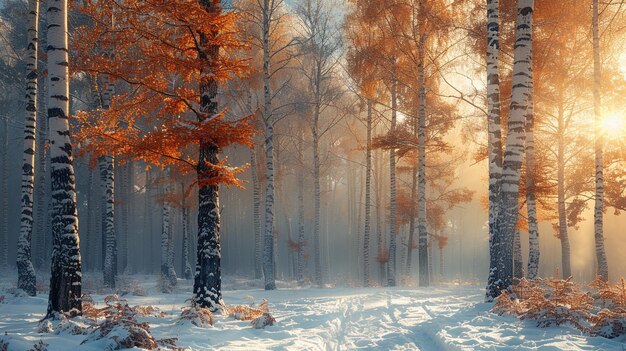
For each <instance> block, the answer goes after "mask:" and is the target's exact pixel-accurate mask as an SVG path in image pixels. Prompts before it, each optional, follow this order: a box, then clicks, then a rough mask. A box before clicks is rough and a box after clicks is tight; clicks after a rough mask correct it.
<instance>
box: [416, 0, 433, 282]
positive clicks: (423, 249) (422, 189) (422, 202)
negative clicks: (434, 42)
mask: <svg viewBox="0 0 626 351" xmlns="http://www.w3.org/2000/svg"><path fill="white" fill-rule="evenodd" d="M420 6H421V1H420ZM424 45H426V34H425V33H423V32H422V31H421V30H420V38H419V47H418V66H417V77H418V78H417V79H418V84H419V115H418V133H417V140H418V148H417V151H418V162H417V193H418V195H417V228H418V234H417V235H418V253H419V265H420V268H419V280H418V283H419V286H429V285H430V277H431V276H432V274H431V273H430V270H427V269H426V268H427V266H428V262H430V260H429V259H428V255H429V254H430V252H429V250H427V247H428V229H427V228H428V227H427V222H426V80H425V78H424V56H425V55H424V49H425V48H424Z"/></svg>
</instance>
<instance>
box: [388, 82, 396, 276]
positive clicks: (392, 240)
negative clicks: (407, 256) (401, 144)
mask: <svg viewBox="0 0 626 351" xmlns="http://www.w3.org/2000/svg"><path fill="white" fill-rule="evenodd" d="M397 108H398V99H397V81H396V79H395V77H394V78H393V82H392V86H391V129H390V130H389V134H390V135H391V136H392V138H393V139H394V140H395V137H396V135H395V132H396V121H397V115H398V113H397ZM389 188H390V189H389V261H388V262H387V286H396V246H397V244H396V239H397V238H396V237H397V230H398V228H397V222H396V207H397V193H396V192H397V188H396V149H395V148H394V147H393V146H392V147H391V149H390V150H389Z"/></svg>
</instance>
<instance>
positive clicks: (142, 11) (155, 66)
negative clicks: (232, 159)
mask: <svg viewBox="0 0 626 351" xmlns="http://www.w3.org/2000/svg"><path fill="white" fill-rule="evenodd" d="M201 2H202V3H201ZM77 6H78V9H77V10H78V11H80V12H81V13H82V14H83V15H84V16H85V19H86V20H87V22H88V23H87V24H85V25H82V26H80V27H79V28H77V29H76V31H75V32H74V33H73V35H72V40H73V43H72V47H73V48H74V50H76V55H75V56H74V57H73V61H72V62H71V64H72V65H73V67H72V68H73V70H74V71H78V72H84V73H86V74H87V75H88V77H89V78H90V80H91V81H93V82H97V81H98V77H100V78H102V77H105V78H106V80H107V81H110V82H114V83H117V84H116V85H117V87H118V89H119V88H120V87H121V88H122V89H121V91H118V92H116V93H117V95H116V96H115V97H114V98H113V99H112V101H111V106H110V107H109V108H106V109H103V108H99V107H96V108H94V109H93V110H91V111H80V112H78V113H77V116H76V120H77V122H78V124H79V130H78V132H77V134H76V137H77V141H78V142H79V146H80V152H81V153H83V154H86V153H89V154H91V156H92V158H93V159H95V158H97V157H98V156H101V155H104V154H107V155H115V156H123V157H126V158H132V159H141V160H144V161H146V162H148V163H151V164H155V165H158V166H161V167H164V166H175V167H177V168H179V169H180V170H181V171H184V172H192V171H195V170H196V169H197V158H198V157H197V154H198V145H200V142H201V141H204V142H207V141H208V143H209V144H211V145H213V146H215V147H217V148H223V147H226V146H228V145H231V144H244V145H248V146H250V145H251V141H250V138H251V136H252V128H251V125H250V120H249V118H248V117H245V118H242V119H238V120H232V119H231V118H227V117H226V113H225V111H221V112H219V113H217V114H212V115H209V113H208V112H206V107H203V105H202V104H201V89H200V87H201V86H206V85H207V84H208V83H209V82H208V81H209V80H211V81H215V82H217V83H218V84H223V83H224V82H225V81H227V80H229V79H232V78H235V77H244V76H246V75H247V74H248V64H247V61H245V60H243V59H241V58H240V55H237V52H238V51H239V50H242V49H245V44H244V43H243V42H242V41H241V39H240V38H239V37H238V36H237V35H236V34H237V33H236V30H235V21H236V19H237V14H235V13H232V12H222V11H221V8H220V1H218V0H204V1H198V0H177V1H169V0H151V1H139V0H125V1H123V2H118V1H108V0H91V1H84V2H83V3H82V5H77ZM215 47H219V48H220V51H219V55H217V56H216V55H211V54H210V50H212V49H214V48H215ZM211 58H212V59H211ZM105 88H106V87H105ZM240 171H241V170H240V169H238V168H233V167H229V166H228V164H227V162H226V160H220V161H218V163H217V164H213V165H211V169H210V170H209V172H210V174H211V177H210V180H209V182H210V184H206V185H215V184H223V183H224V184H231V185H238V181H237V179H236V178H235V175H236V174H237V173H238V172H240Z"/></svg>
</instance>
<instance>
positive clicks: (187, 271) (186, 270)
mask: <svg viewBox="0 0 626 351" xmlns="http://www.w3.org/2000/svg"><path fill="white" fill-rule="evenodd" d="M180 187H181V194H182V200H181V201H182V206H181V207H182V209H181V211H182V217H183V218H182V225H183V259H182V262H183V267H182V269H183V276H184V277H185V279H186V280H191V279H192V278H193V273H192V270H191V263H189V207H188V205H187V203H186V201H185V199H186V196H185V183H181V184H180Z"/></svg>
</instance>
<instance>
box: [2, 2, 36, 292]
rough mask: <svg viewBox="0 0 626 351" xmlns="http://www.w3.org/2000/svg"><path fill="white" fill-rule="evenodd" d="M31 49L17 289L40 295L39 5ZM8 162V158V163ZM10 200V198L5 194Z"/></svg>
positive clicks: (31, 6)
mask: <svg viewBox="0 0 626 351" xmlns="http://www.w3.org/2000/svg"><path fill="white" fill-rule="evenodd" d="M28 10H29V11H28V26H29V28H28V46H27V55H26V71H27V75H26V99H27V100H26V114H25V121H24V165H23V167H22V214H21V218H20V236H19V239H18V241H17V274H18V277H17V287H18V289H22V290H24V291H25V292H26V293H27V294H28V295H30V296H35V295H36V294H37V289H36V288H35V286H36V277H35V268H34V267H33V263H32V261H31V257H32V255H31V241H32V237H33V192H34V189H35V173H34V170H35V143H36V139H37V137H36V131H37V24H38V22H39V1H37V0H29V1H28ZM4 161H5V162H6V161H7V160H6V158H5V160H4ZM4 197H5V198H6V197H7V194H4Z"/></svg>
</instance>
